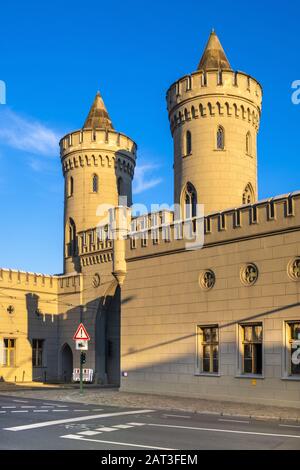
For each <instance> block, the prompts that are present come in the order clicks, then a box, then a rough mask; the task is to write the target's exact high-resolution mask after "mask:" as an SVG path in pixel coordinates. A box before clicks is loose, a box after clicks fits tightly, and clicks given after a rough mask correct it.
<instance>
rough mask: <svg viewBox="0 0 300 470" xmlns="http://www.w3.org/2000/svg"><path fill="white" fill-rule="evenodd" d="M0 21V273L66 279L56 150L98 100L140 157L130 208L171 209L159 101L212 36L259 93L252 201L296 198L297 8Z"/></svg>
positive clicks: (145, 10) (90, 8)
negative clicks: (0, 90) (2, 93)
mask: <svg viewBox="0 0 300 470" xmlns="http://www.w3.org/2000/svg"><path fill="white" fill-rule="evenodd" d="M0 14H1V29H0V80H4V81H5V83H6V86H7V103H6V105H0V164H1V172H0V210H1V221H2V224H1V230H0V247H1V248H0V266H2V267H11V268H16V269H24V270H30V271H37V272H45V273H58V272H61V271H62V244H63V241H62V233H63V178H62V173H61V167H60V160H59V153H58V145H57V144H58V139H59V138H60V137H61V136H62V135H64V133H67V132H69V131H71V130H74V129H77V128H79V127H81V126H82V124H83V122H84V119H85V117H86V114H87V112H88V109H89V107H90V105H91V102H92V100H93V98H94V95H95V93H96V91H97V90H98V89H99V90H100V91H101V93H102V96H103V98H104V101H105V103H106V106H107V108H108V111H109V114H110V116H111V118H112V120H113V123H114V126H115V128H116V129H117V130H119V131H121V132H124V133H126V134H128V135H129V136H130V137H132V138H133V139H134V140H135V141H136V142H137V143H138V146H139V154H138V170H137V171H138V173H137V175H138V178H137V182H136V184H135V192H136V194H135V196H134V200H135V202H145V203H147V204H150V203H152V202H153V203H155V202H157V203H160V202H167V203H170V204H171V203H172V200H173V174H172V163H173V162H172V139H171V135H170V131H169V126H168V118H167V112H166V103H165V92H166V90H167V89H168V87H169V85H170V84H171V83H172V82H174V81H175V80H176V79H177V78H179V77H180V76H182V75H184V74H187V73H190V72H192V71H194V70H196V67H197V64H198V62H199V59H200V57H201V54H202V51H203V48H204V46H205V44H206V41H207V39H208V35H209V33H210V30H211V28H212V27H214V28H215V29H216V32H217V34H218V35H219V37H220V40H221V42H222V44H223V47H224V49H225V51H226V53H227V56H228V58H229V60H230V62H231V65H232V67H233V68H234V69H237V70H242V71H245V72H247V73H249V74H251V75H253V76H254V77H256V78H257V79H258V80H259V81H260V82H261V83H262V85H263V88H264V99H263V118H262V123H261V130H260V134H259V188H260V189H259V197H260V198H264V197H268V196H272V195H275V194H282V193H287V192H290V191H293V190H296V189H300V181H299V176H300V170H299V122H300V105H298V106H296V105H293V104H292V101H291V94H292V90H291V83H292V82H293V81H294V80H297V79H298V80H300V70H299V69H300V63H299V52H298V47H299V46H298V42H299V41H298V39H299V33H298V29H299V25H298V21H299V20H298V2H296V1H292V0H290V1H286V2H284V3H283V2H273V1H272V2H271V1H269V0H266V1H264V2H262V1H258V0H252V1H251V2H250V3H249V2H237V1H236V0H227V1H226V2H224V1H220V0H215V1H214V2H213V3H212V2H204V1H199V0H198V1H196V0H185V1H184V2H182V1H178V0H172V1H171V0H168V1H166V0H160V1H158V0H152V1H141V0H139V1H137V0H128V1H120V0H115V1H114V2H108V1H105V2H104V1H102V0H98V1H94V0H90V1H89V2H87V3H85V2H82V1H80V2H79V1H76V0H72V2H69V1H64V2H62V1H60V2H58V1H56V0H52V1H51V2H37V1H30V0H29V1H27V2H21V1H15V2H5V4H4V3H2V5H1V9H0ZM143 181H147V183H149V182H150V183H151V184H148V186H150V187H148V188H145V187H144V188H143ZM151 186H152V187H151ZM143 189H144V190H143Z"/></svg>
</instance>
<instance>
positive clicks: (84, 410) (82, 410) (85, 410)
mask: <svg viewBox="0 0 300 470" xmlns="http://www.w3.org/2000/svg"><path fill="white" fill-rule="evenodd" d="M73 411H78V412H80V413H82V412H83V411H90V410H73Z"/></svg>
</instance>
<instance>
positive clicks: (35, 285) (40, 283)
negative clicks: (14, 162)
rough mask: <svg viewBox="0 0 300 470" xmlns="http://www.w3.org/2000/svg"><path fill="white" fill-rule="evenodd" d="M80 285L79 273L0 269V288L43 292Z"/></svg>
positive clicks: (57, 290)
mask: <svg viewBox="0 0 300 470" xmlns="http://www.w3.org/2000/svg"><path fill="white" fill-rule="evenodd" d="M68 287H72V289H73V290H74V288H76V287H80V275H79V274H77V273H75V274H69V275H53V276H52V275H50V274H41V273H34V272H28V271H20V270H14V269H6V268H1V269H0V289H1V288H4V289H20V290H25V291H28V292H29V291H31V290H34V291H36V292H44V293H53V294H56V293H60V292H59V291H60V290H61V289H65V288H68Z"/></svg>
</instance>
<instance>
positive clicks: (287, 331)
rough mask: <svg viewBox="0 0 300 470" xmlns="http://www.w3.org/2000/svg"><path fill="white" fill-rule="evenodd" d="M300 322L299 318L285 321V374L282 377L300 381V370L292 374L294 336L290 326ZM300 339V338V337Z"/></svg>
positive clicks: (283, 361)
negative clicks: (292, 336)
mask: <svg viewBox="0 0 300 470" xmlns="http://www.w3.org/2000/svg"><path fill="white" fill-rule="evenodd" d="M295 324H299V325H300V319H299V320H284V322H283V335H284V341H283V354H282V356H283V358H282V359H283V360H282V364H283V374H282V378H283V379H286V380H298V381H300V372H299V374H292V371H291V369H292V364H291V356H292V347H291V345H292V341H293V340H292V338H291V331H290V327H291V325H295ZM299 340H300V338H299Z"/></svg>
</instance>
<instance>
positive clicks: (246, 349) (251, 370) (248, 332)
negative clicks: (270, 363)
mask: <svg viewBox="0 0 300 470" xmlns="http://www.w3.org/2000/svg"><path fill="white" fill-rule="evenodd" d="M241 340H242V341H241V342H242V373H243V374H254V375H261V374H262V365H263V360H262V358H263V327H262V324H261V323H257V324H251V325H241Z"/></svg>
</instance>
